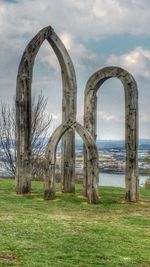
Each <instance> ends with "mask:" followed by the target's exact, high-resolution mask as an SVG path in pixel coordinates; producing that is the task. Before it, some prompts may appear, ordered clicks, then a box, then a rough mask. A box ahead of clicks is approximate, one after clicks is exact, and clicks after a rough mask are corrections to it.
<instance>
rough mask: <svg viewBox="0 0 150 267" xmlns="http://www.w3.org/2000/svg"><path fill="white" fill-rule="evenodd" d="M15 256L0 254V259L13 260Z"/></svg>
mask: <svg viewBox="0 0 150 267" xmlns="http://www.w3.org/2000/svg"><path fill="white" fill-rule="evenodd" d="M16 259H17V258H16V257H15V256H14V255H8V254H4V255H2V254H0V260H6V261H8V260H9V261H15V260H16Z"/></svg>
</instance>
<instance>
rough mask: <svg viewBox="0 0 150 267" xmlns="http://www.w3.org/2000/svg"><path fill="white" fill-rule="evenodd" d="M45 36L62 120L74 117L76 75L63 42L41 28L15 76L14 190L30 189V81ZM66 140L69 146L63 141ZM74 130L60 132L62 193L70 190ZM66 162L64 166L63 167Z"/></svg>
mask: <svg viewBox="0 0 150 267" xmlns="http://www.w3.org/2000/svg"><path fill="white" fill-rule="evenodd" d="M45 39H47V40H48V42H49V43H50V45H51V46H52V48H53V50H54V52H55V54H56V56H57V58H58V60H59V63H60V66H61V73H62V87H63V103H62V111H63V112H62V114H63V115H62V122H64V121H66V119H68V118H69V117H70V116H72V117H73V118H74V119H75V118H76V76H75V71H74V67H73V64H72V61H71V59H70V56H69V55H68V52H67V50H66V49H65V47H64V45H63V43H62V42H61V40H60V39H59V38H58V36H57V35H56V33H55V32H54V30H53V29H52V27H50V26H48V27H46V28H44V29H42V30H41V31H40V32H39V33H38V34H37V35H36V36H35V37H34V38H33V39H32V40H31V41H30V43H29V44H28V45H27V47H26V49H25V51H24V53H23V56H22V59H21V62H20V65H19V69H18V76H17V86H16V124H17V126H16V142H17V168H16V169H17V172H16V192H17V193H20V194H21V193H28V192H30V189H31V138H30V136H31V84H32V72H33V66H34V60H35V57H36V55H37V53H38V51H39V48H40V46H41V44H42V43H43V41H44V40H45ZM68 142H69V144H70V145H69V146H68V145H67V143H68ZM74 142H75V140H74V131H73V130H72V129H70V131H69V132H67V133H66V135H64V138H63V144H62V153H63V157H62V180H63V185H64V186H63V190H64V191H65V192H74V188H75V187H74V173H75V145H74ZM66 165H67V167H66Z"/></svg>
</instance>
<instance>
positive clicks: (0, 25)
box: [0, 0, 150, 139]
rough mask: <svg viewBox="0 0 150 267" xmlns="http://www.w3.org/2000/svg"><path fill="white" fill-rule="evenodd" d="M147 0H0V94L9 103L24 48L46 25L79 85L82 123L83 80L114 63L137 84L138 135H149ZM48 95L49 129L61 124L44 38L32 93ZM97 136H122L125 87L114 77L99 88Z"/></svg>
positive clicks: (53, 65) (57, 84) (55, 74)
mask: <svg viewBox="0 0 150 267" xmlns="http://www.w3.org/2000/svg"><path fill="white" fill-rule="evenodd" d="M149 15H150V1H149V0H142V1H141V0H86V1H85V0H42V1H41V0H16V1H15V0H10V1H9V0H7V1H6V0H0V93H1V101H2V102H5V103H11V102H12V99H13V96H14V95H15V87H16V75H17V69H18V65H19V61H20V59H21V56H22V53H23V50H24V49H25V47H26V45H27V43H28V42H29V41H30V39H31V38H32V37H33V36H34V35H35V34H36V33H37V32H38V31H39V30H40V29H41V28H43V27H45V26H47V25H51V26H52V27H53V28H54V30H55V32H56V33H57V34H58V35H59V37H60V38H61V39H62V41H63V42H64V44H65V46H66V48H67V49H68V52H69V54H70V56H71V58H72V60H73V63H74V67H75V70H76V75H77V84H78V108H77V110H78V111H77V118H78V121H80V122H81V123H82V121H83V105H84V103H83V96H84V88H85V85H86V82H87V80H88V78H89V77H90V76H91V75H92V74H93V73H94V72H95V71H96V70H98V69H100V68H102V67H105V66H112V65H117V66H120V67H122V68H125V69H126V70H128V71H129V72H131V74H132V75H133V76H134V78H135V79H136V81H137V84H138V88H139V113H140V121H139V126H140V138H150V19H149ZM40 92H42V93H43V94H44V95H45V97H48V106H47V112H49V113H50V114H52V116H53V124H52V128H53V129H54V128H55V127H56V126H58V125H59V123H60V122H61V94H62V87H61V75H60V67H59V64H58V62H57V58H56V56H55V54H54V52H53V51H52V49H51V47H50V46H49V45H48V43H47V42H46V41H45V42H44V43H43V45H42V47H41V49H40V51H39V54H38V56H37V58H36V61H35V66H34V75H33V94H36V95H38V94H39V93H40ZM97 122H98V138H99V139H100V138H101V139H124V91H123V87H122V84H121V82H120V81H119V80H117V79H110V80H109V81H106V82H105V83H104V84H103V86H102V87H101V89H100V90H99V92H98V121H97Z"/></svg>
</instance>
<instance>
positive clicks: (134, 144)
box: [84, 67, 139, 201]
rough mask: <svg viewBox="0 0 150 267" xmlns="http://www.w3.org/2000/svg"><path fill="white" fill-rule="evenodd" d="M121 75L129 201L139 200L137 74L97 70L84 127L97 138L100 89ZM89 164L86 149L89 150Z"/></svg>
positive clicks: (89, 89) (87, 100)
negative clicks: (123, 95) (108, 81)
mask: <svg viewBox="0 0 150 267" xmlns="http://www.w3.org/2000/svg"><path fill="white" fill-rule="evenodd" d="M112 77H115V78H118V79H119V80H120V81H121V82H122V84H123V86H124V92H125V129H126V130H125V144H126V178H125V181H126V196H125V198H126V200H127V201H137V200H138V198H139V179H138V153H137V150H138V89H137V84H136V81H135V80H134V78H133V76H132V75H131V74H130V73H129V72H127V71H126V70H124V69H122V68H119V67H105V68H103V69H100V70H98V71H97V72H95V73H94V74H93V75H92V76H91V77H90V78H89V80H88V82H87V84H86V88H85V102H84V127H85V128H86V129H87V130H88V131H89V132H90V133H91V135H92V136H93V138H94V139H95V140H96V124H97V121H96V120H97V96H96V94H97V91H98V89H99V88H100V87H101V85H102V84H103V83H104V82H105V81H106V80H108V79H110V78H112ZM85 164H86V152H85ZM87 176H88V174H87V170H86V165H85V168H84V179H85V184H86V180H87Z"/></svg>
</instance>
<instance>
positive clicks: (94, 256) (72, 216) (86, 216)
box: [0, 179, 150, 267]
mask: <svg viewBox="0 0 150 267" xmlns="http://www.w3.org/2000/svg"><path fill="white" fill-rule="evenodd" d="M32 187H33V192H32V194H30V195H25V196H18V195H16V194H15V193H14V191H15V184H14V181H13V180H9V179H6V180H4V179H0V266H7V267H8V266H20V267H27V266H29V267H33V266H34V267H59V266H63V267H74V266H78V267H96V266H100V267H101V266H110V267H113V266H114V267H118V266H119V267H130V266H134V267H147V266H150V190H144V189H142V190H141V199H140V201H139V203H138V204H133V203H132V204H129V203H126V202H125V201H124V190H123V189H119V188H111V187H101V188H100V193H101V199H100V202H99V204H97V205H88V204H87V200H86V199H85V198H84V197H82V187H81V185H77V188H76V191H77V192H76V194H75V195H73V194H62V193H61V192H60V190H59V185H58V188H57V191H58V192H57V196H56V198H55V200H53V201H44V200H43V198H42V197H43V196H42V183H40V182H33V185H32Z"/></svg>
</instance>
